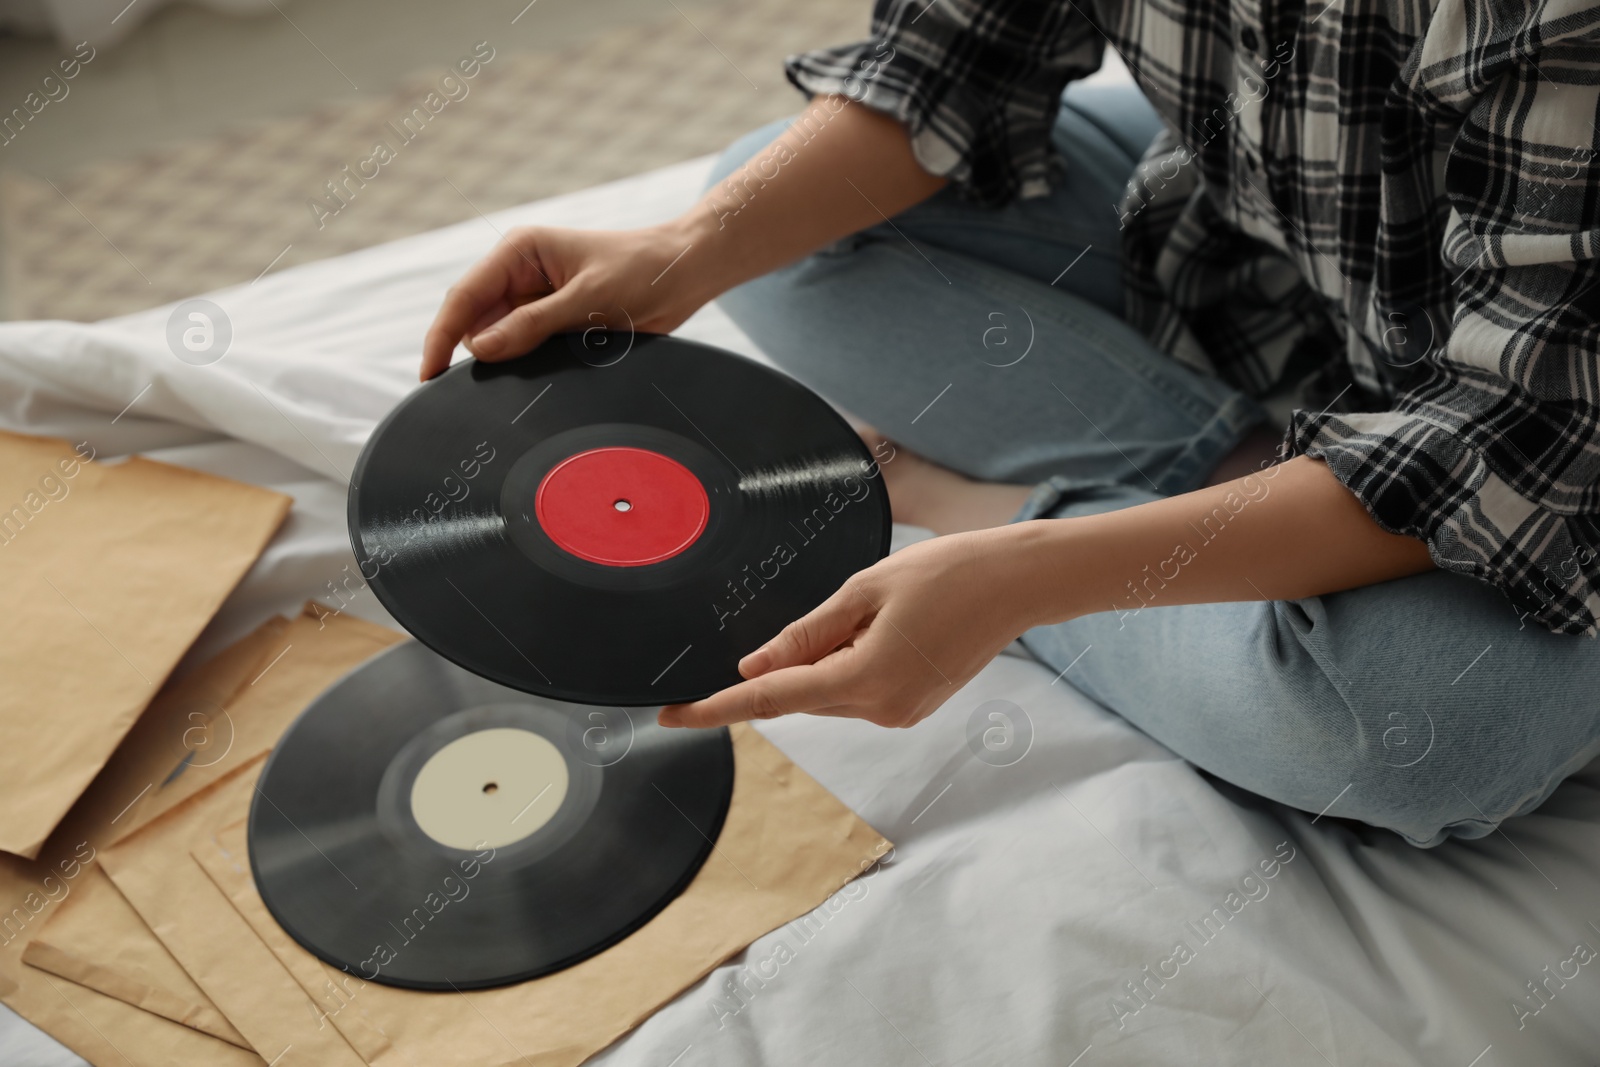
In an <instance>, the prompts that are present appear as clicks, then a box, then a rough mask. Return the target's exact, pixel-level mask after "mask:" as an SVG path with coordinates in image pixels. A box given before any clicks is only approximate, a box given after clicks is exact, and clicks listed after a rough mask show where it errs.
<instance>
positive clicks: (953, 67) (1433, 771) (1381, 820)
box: [422, 0, 1600, 846]
mask: <svg viewBox="0 0 1600 1067" xmlns="http://www.w3.org/2000/svg"><path fill="white" fill-rule="evenodd" d="M1557 6H1558V5H1554V4H1548V3H1547V4H1545V5H1543V6H1541V7H1534V6H1531V5H1530V6H1529V7H1528V8H1527V9H1526V10H1525V11H1512V10H1511V9H1504V10H1500V9H1497V10H1495V11H1492V12H1490V11H1484V10H1482V9H1481V5H1474V6H1471V7H1469V6H1467V5H1466V3H1465V0H1439V3H1437V4H1436V5H1434V6H1433V7H1432V9H1431V10H1430V9H1429V6H1428V5H1422V4H1413V3H1406V2H1404V0H1340V2H1338V3H1333V4H1329V5H1323V4H1322V3H1320V2H1319V0H1311V3H1310V5H1309V6H1307V7H1304V8H1303V7H1301V6H1300V5H1299V4H1296V3H1295V2H1294V0H1287V2H1285V3H1283V4H1282V5H1281V6H1280V5H1278V4H1275V3H1268V4H1263V5H1261V6H1259V7H1258V6H1257V5H1254V4H1236V3H1227V2H1224V0H1190V2H1188V3H1185V4H1183V5H1169V4H1167V3H1166V2H1165V0H1098V2H1095V3H1093V4H1090V3H1088V2H1087V0H1085V2H1084V3H1075V2H1074V0H991V2H983V0H935V2H933V3H928V4H924V3H923V0H914V2H910V0H883V2H881V3H880V4H879V5H878V8H877V10H876V12H875V15H874V19H873V31H874V38H873V39H872V40H870V41H867V42H863V43H860V44H855V45H849V46H844V47H840V48H834V49H828V50H823V51H819V52H814V53H810V54H808V55H802V56H796V57H792V58H791V59H790V60H789V66H788V69H789V75H790V78H791V79H792V80H793V81H794V82H795V83H796V85H798V86H799V87H800V88H801V89H803V90H805V91H806V92H807V93H808V94H810V102H809V104H808V106H807V108H806V110H805V111H804V112H803V113H802V114H801V116H800V117H799V118H798V119H796V120H795V121H794V122H792V123H787V124H779V125H778V126H774V127H771V128H769V129H767V130H762V131H758V132H757V133H756V134H753V135H751V136H750V137H749V138H746V139H745V140H744V141H741V142H740V143H739V144H737V145H735V146H734V147H733V148H732V149H730V151H729V152H728V153H727V155H726V156H725V157H724V158H723V160H722V162H721V165H720V166H719V168H718V172H717V177H716V180H715V181H714V182H713V184H712V186H711V187H710V189H709V190H708V192H707V194H706V196H705V198H704V199H703V200H702V201H701V203H700V204H698V205H696V207H695V208H694V209H692V210H691V211H689V212H688V213H687V214H685V215H684V216H682V217H681V218H679V219H676V220H674V221H672V222H670V223H667V224H665V225H662V226H658V227H654V228H651V229H647V230H640V231H633V232H626V233H620V232H618V233H607V232H575V231H565V230H553V229H541V228H534V229H524V230H518V231H516V232H514V233H512V234H510V235H508V240H507V242H506V243H505V244H503V245H502V246H500V247H499V248H497V249H496V250H495V251H494V252H493V253H492V254H491V255H490V256H489V257H487V258H486V259H485V260H484V261H483V262H481V263H479V264H478V265H477V266H476V267H474V268H473V270H472V271H471V272H470V273H469V274H468V275H467V276H466V277H465V279H463V281H462V282H461V284H460V285H459V286H458V287H457V288H455V289H454V290H452V291H451V293H450V295H449V296H448V298H447V299H446V301H445V303H444V306H443V308H442V309H441V311H440V313H439V317H438V319H437V321H436V322H435V324H434V326H433V328H432V330H431V331H430V333H429V335H428V338H427V344H426V354H425V359H424V364H423V371H422V374H423V377H424V378H427V377H430V376H432V375H434V374H437V373H438V372H440V371H441V370H443V369H444V368H445V367H446V366H447V365H448V364H449V361H450V358H451V353H452V351H453V349H454V347H455V345H456V344H457V343H458V342H464V343H465V344H466V346H467V348H468V349H469V350H471V351H472V352H473V353H474V354H475V355H476V356H477V357H478V358H480V359H490V360H492V359H503V358H509V357H512V356H515V355H518V354H520V353H523V352H526V351H527V350H528V349H529V348H530V347H532V346H533V345H534V344H536V343H538V342H539V341H541V340H542V339H544V338H545V337H547V336H549V335H550V334H552V333H554V332H558V331H562V330H570V329H575V328H585V327H588V326H592V325H595V324H596V323H599V322H608V323H611V324H613V325H618V326H620V325H621V324H622V323H623V321H624V318H623V313H622V309H626V313H627V316H628V318H629V319H631V321H632V322H633V324H634V325H635V326H636V327H637V328H638V329H640V330H646V331H656V332H666V331H668V330H671V329H673V328H675V327H677V326H678V325H679V324H681V323H682V322H683V321H684V320H685V319H686V318H687V317H688V316H689V315H690V314H691V313H692V312H693V311H694V310H695V309H696V308H698V307H699V306H701V305H702V304H704V303H705V302H706V301H708V300H711V299H713V298H720V299H721V302H722V305H723V306H724V307H725V308H726V309H727V311H728V313H729V314H730V315H732V316H733V318H734V319H735V321H736V322H738V323H739V325H740V326H742V327H743V328H744V330H745V331H746V332H747V333H749V334H750V336H751V337H752V338H753V339H754V340H755V341H756V342H757V343H758V344H759V345H760V346H761V347H762V349H763V350H764V351H766V352H767V353H768V354H769V355H770V356H771V357H772V358H773V359H774V360H775V361H776V362H777V363H778V364H779V365H780V366H782V367H784V368H785V369H786V370H788V371H789V372H790V373H792V374H794V375H795V376H796V377H798V378H800V379H801V380H802V381H805V382H807V383H808V384H810V385H811V386H812V387H813V388H815V389H817V390H818V391H819V392H821V393H822V394H824V395H825V396H827V397H829V398H830V399H831V400H832V401H833V402H835V403H836V404H837V405H839V406H840V407H841V408H842V409H844V410H846V411H848V412H850V413H851V414H852V415H853V416H856V417H858V418H860V419H862V420H865V421H866V422H868V423H870V424H871V425H872V426H873V427H876V430H872V431H864V432H867V433H869V434H877V433H879V432H881V433H882V434H884V435H887V439H888V440H892V441H893V442H894V443H895V446H896V447H894V448H891V447H890V446H888V445H887V444H886V443H885V444H882V445H880V447H879V455H880V458H881V459H882V458H886V457H889V456H892V457H893V458H892V459H890V460H888V461H887V462H884V464H883V472H884V476H885V479H886V482H887V484H888V487H889V492H890V496H891V499H892V501H893V506H894V511H895V517H896V519H897V520H899V521H902V522H907V523H912V524H915V525H920V526H926V527H928V528H930V529H932V530H934V531H935V532H936V533H938V534H940V535H942V536H939V537H937V538H934V539H932V540H929V541H926V542H923V543H921V544H918V545H915V546H913V547H911V548H908V549H906V550H905V551H902V552H900V553H897V554H895V555H894V556H892V557H890V558H889V559H887V560H884V561H883V562H881V563H879V564H878V565H876V566H874V567H872V568H870V569H868V570H866V571H863V572H862V573H861V574H859V575H857V576H856V577H855V578H854V579H852V580H851V581H850V582H848V583H847V584H846V586H845V587H844V588H843V589H841V590H839V591H838V592H837V593H836V594H834V595H833V596H832V597H831V598H830V599H829V600H828V601H827V602H825V603H824V604H822V605H821V606H820V607H819V608H817V609H816V610H815V611H813V612H812V613H810V614H809V615H807V616H805V617H804V618H802V619H800V620H798V621H797V622H795V623H794V624H793V625H792V626H790V627H788V628H787V629H786V630H784V631H783V632H782V633H781V634H779V635H778V636H777V637H776V638H774V639H773V640H772V641H771V642H769V643H768V644H767V645H766V646H764V647H763V648H761V649H759V650H757V651H756V652H754V653H752V654H751V655H750V656H748V657H746V659H745V660H744V661H743V662H742V663H741V664H740V672H741V673H742V674H743V675H744V677H745V678H746V679H748V680H747V681H745V682H744V683H742V684H740V685H737V686H734V687H732V688H730V689H728V690H726V691H724V692H722V693H718V694H716V695H714V696H712V697H710V698H708V699H706V700H702V701H698V702H696V703H693V704H689V705H683V706H674V707H668V708H665V709H663V711H662V712H661V720H662V722H663V723H666V724H668V725H681V726H711V725H716V724H722V723H728V722H733V721H737V720H742V719H750V718H765V717H770V716H774V715H780V714H789V713H794V712H811V713H817V714H829V715H854V716H859V717H862V718H865V719H869V720H871V721H873V722H876V723H879V724H881V725H885V726H909V725H912V724H914V723H915V722H917V721H919V720H920V719H922V718H923V717H925V716H926V715H928V714H929V713H931V712H932V711H933V710H934V709H935V708H937V707H938V706H939V705H940V704H941V703H942V702H943V701H945V700H946V699H947V698H948V697H949V696H950V695H951V694H953V693H954V692H955V691H956V689H957V688H958V687H959V686H961V685H962V684H964V683H965V682H967V681H968V680H969V679H971V678H972V677H973V675H974V674H975V673H976V672H977V671H978V670H979V669H980V668H981V667H982V666H983V665H984V664H985V663H986V662H987V661H988V660H989V659H990V658H992V657H993V656H994V655H995V654H996V653H998V652H999V651H1000V650H1001V649H1002V648H1004V647H1005V646H1006V645H1007V644H1008V643H1009V642H1011V641H1012V640H1013V639H1014V638H1017V637H1018V636H1020V637H1021V639H1022V641H1023V643H1024V644H1025V645H1026V646H1027V647H1028V648H1029V649H1030V650H1031V651H1032V652H1033V653H1034V654H1035V655H1036V656H1038V657H1039V658H1040V659H1041V660H1043V661H1044V662H1045V663H1046V664H1048V665H1049V666H1050V667H1051V668H1052V669H1054V670H1056V671H1059V672H1062V675H1063V676H1064V677H1065V678H1066V680H1068V681H1070V682H1071V683H1072V684H1074V685H1076V686H1077V687H1078V688H1079V689H1081V690H1082V691H1084V692H1085V693H1088V694H1089V695H1091V696H1093V697H1095V698H1096V699H1098V700H1100V701H1101V702H1102V703H1104V704H1105V705H1107V706H1108V707H1110V708H1112V709H1114V710H1115V711H1117V712H1118V713H1119V714H1121V715H1123V716H1124V717H1125V718H1127V719H1128V720H1129V721H1130V722H1132V723H1134V724H1135V725H1136V726H1138V727H1140V728H1141V729H1143V730H1144V731H1145V732H1147V733H1148V734H1150V735H1151V736H1152V737H1154V738H1156V739H1157V740H1159V741H1161V742H1162V743H1164V744H1166V745H1167V746H1168V747H1170V748H1171V749H1172V750H1173V751H1175V752H1177V753H1179V754H1181V755H1182V756H1184V757H1185V758H1187V759H1189V760H1191V761H1192V762H1194V763H1195V764H1197V765H1198V766H1200V767H1202V768H1204V769H1205V770H1207V771H1209V772H1211V773H1213V774H1216V775H1218V776H1220V777H1222V778H1225V779H1227V780H1229V781H1232V782H1234V783H1236V784H1238V785H1241V786H1243V787H1245V788H1247V789H1251V790H1254V791H1256V792H1258V793H1260V794H1263V795H1265V796H1268V797H1271V798H1274V799H1276V800H1279V801H1282V802H1284V803H1287V804H1291V805H1294V806H1296V807H1298V808H1301V809H1304V810H1306V811H1311V812H1317V813H1321V814H1327V815H1329V816H1342V817H1349V818H1356V819H1361V820H1364V821H1366V822H1368V823H1370V824H1372V825H1376V826H1381V827H1387V828H1390V829H1393V830H1395V831H1396V832H1398V833H1400V834H1402V835H1403V836H1404V837H1405V838H1406V839H1407V840H1408V841H1411V842H1412V843H1414V844H1417V845H1422V846H1429V845H1434V844H1437V843H1439V842H1440V841H1443V840H1444V839H1445V838H1447V837H1448V836H1450V835H1453V834H1454V835H1460V836H1464V837H1477V836H1482V835H1484V834H1487V833H1490V832H1492V830H1493V829H1494V828H1495V827H1496V826H1498V825H1499V823H1500V822H1501V821H1502V820H1504V819H1506V818H1508V817H1510V816H1513V815H1517V814H1520V813H1523V812H1527V811H1530V810H1532V809H1533V808H1534V807H1536V806H1537V805H1538V804H1539V803H1540V802H1541V801H1542V800H1544V798H1545V797H1547V796H1548V795H1549V793H1550V792H1551V791H1552V790H1553V789H1554V788H1555V786H1556V785H1557V784H1558V783H1559V782H1560V781H1561V780H1562V779H1563V778H1565V777H1566V776H1567V775H1568V774H1570V773H1571V772H1573V771H1574V770H1576V769H1578V768H1579V767H1581V766H1582V765H1583V764H1584V763H1586V762H1588V761H1589V760H1590V759H1591V758H1593V757H1594V756H1595V755H1596V754H1597V753H1600V695H1597V694H1600V685H1597V683H1600V659H1597V657H1596V655H1595V648H1594V645H1593V643H1592V641H1591V640H1590V638H1592V637H1593V636H1594V635H1595V632H1596V621H1597V614H1600V561H1597V560H1596V555H1595V546H1596V542H1597V540H1600V525H1597V518H1600V409H1597V406H1596V400H1597V390H1600V383H1597V380H1596V379H1597V376H1600V366H1597V359H1596V354H1595V353H1596V342H1597V337H1600V314H1597V313H1600V290H1597V289H1596V282H1597V281H1600V268H1597V266H1596V263H1595V256H1596V252H1597V250H1600V229H1597V218H1600V206H1597V205H1600V195H1597V194H1600V179H1597V178H1596V176H1595V172H1594V171H1593V170H1592V169H1591V168H1590V167H1589V166H1588V164H1589V162H1590V160H1591V158H1592V156H1593V148H1594V144H1595V141H1596V138H1597V134H1596V130H1595V127H1594V126H1593V120H1594V119H1595V117H1596V112H1597V90H1596V79H1595V78H1594V77H1593V73H1594V71H1595V64H1594V62H1593V59H1592V56H1593V54H1594V53H1593V48H1594V45H1595V43H1596V39H1597V37H1600V8H1593V7H1589V8H1585V7H1581V6H1578V5H1577V4H1576V3H1568V4H1567V5H1565V6H1561V7H1560V10H1557ZM1107 43H1109V44H1110V45H1111V46H1112V47H1113V48H1115V49H1116V51H1117V52H1118V53H1119V54H1120V55H1121V56H1122V58H1123V60H1124V61H1125V63H1126V64H1127V66H1128V68H1129V69H1130V70H1131V71H1132V72H1133V74H1134V77H1135V80H1136V81H1137V82H1138V85H1139V87H1140V89H1142V90H1143V94H1142V95H1141V93H1139V92H1137V91H1134V90H1133V89H1131V88H1129V89H1113V90H1106V89H1094V88H1091V87H1085V86H1080V85H1075V84H1074V83H1075V82H1077V81H1078V80H1079V79H1081V78H1082V77H1083V76H1085V75H1087V74H1089V73H1090V72H1092V71H1093V70H1094V69H1095V68H1097V67H1098V66H1099V64H1100V62H1101V59H1102V54H1103V50H1104V47H1105V45H1106V44H1107ZM1063 93H1064V95H1063ZM1147 100H1148V102H1147ZM1280 440H1281V441H1282V449H1281V456H1280V458H1281V462H1277V463H1275V464H1274V463H1273V462H1272V459H1273V455H1274V448H1273V445H1274V444H1275V443H1276V442H1278V441H1280Z"/></svg>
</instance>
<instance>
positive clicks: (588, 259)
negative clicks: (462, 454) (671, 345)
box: [421, 220, 717, 381]
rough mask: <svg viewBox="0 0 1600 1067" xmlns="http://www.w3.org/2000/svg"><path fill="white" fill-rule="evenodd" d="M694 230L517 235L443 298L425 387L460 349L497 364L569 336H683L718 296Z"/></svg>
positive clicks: (680, 224)
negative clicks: (598, 332) (686, 324)
mask: <svg viewBox="0 0 1600 1067" xmlns="http://www.w3.org/2000/svg"><path fill="white" fill-rule="evenodd" d="M691 228H692V227H691V226H690V225H689V224H688V223H687V221H686V220H676V221H674V222H672V223H668V224H665V225H662V226H654V227H650V228H649V229H643V230H620V231H619V230H564V229H554V228H550V227H544V226H523V227H518V228H516V229H514V230H511V231H510V232H509V233H507V234H506V236H505V239H504V240H503V241H501V242H500V243H499V244H497V245H496V246H495V247H494V250H493V251H492V252H490V253H489V254H488V255H487V256H485V257H484V258H483V259H481V260H479V261H478V262H477V263H476V264H474V265H473V267H472V269H470V270H469V271H467V273H466V274H465V275H464V276H463V277H462V279H461V280H460V281H459V282H457V283H456V284H455V286H454V287H453V288H451V290H450V291H449V292H448V293H447V294H445V299H444V304H443V306H441V307H440V309H439V313H438V315H437V316H435V318H434V320H433V325H432V326H431V327H430V328H429V329H428V334H427V338H426V340H425V341H424V343H423V351H422V375H421V376H422V380H423V381H427V380H428V379H429V378H432V377H433V376H434V375H436V374H439V373H441V372H443V371H444V370H445V369H446V368H447V367H449V366H450V359H451V356H452V354H453V353H454V352H455V347H456V345H457V344H465V345H466V347H467V349H468V350H469V351H470V352H471V353H472V354H473V355H475V356H477V357H478V358H479V359H482V360H488V361H491V362H493V361H498V360H504V359H511V358H513V357H515V356H520V355H522V354H523V353H525V352H527V351H529V350H530V349H532V348H534V347H535V346H536V345H538V344H539V343H540V342H541V341H543V340H545V339H546V338H547V337H550V336H551V335H552V334H557V333H561V332H564V331H569V330H587V329H591V328H596V327H600V328H605V329H613V330H629V329H632V330H637V331H639V332H641V333H667V332H669V331H671V330H673V329H676V328H677V327H678V326H679V325H681V324H682V323H683V321H684V320H685V319H687V318H688V317H689V316H690V315H692V314H694V312H695V311H696V310H697V309H698V308H699V307H700V305H702V304H704V303H705V302H706V301H708V300H710V299H711V298H712V297H714V296H715V295H716V292H717V290H716V287H715V286H714V285H708V284H699V285H697V284H695V282H696V281H697V280H699V281H700V282H702V283H705V282H708V281H709V279H707V278H706V277H705V271H704V264H703V263H696V262H695V260H696V258H697V257H696V256H695V254H694V251H691V250H690V249H692V247H693V245H694V243H695V238H694V235H693V234H692V233H691V232H690V231H691ZM697 268H699V275H700V276H699V278H698V279H697V277H696V274H697Z"/></svg>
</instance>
